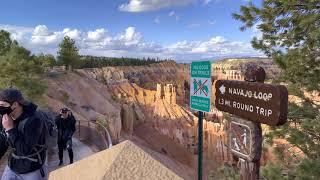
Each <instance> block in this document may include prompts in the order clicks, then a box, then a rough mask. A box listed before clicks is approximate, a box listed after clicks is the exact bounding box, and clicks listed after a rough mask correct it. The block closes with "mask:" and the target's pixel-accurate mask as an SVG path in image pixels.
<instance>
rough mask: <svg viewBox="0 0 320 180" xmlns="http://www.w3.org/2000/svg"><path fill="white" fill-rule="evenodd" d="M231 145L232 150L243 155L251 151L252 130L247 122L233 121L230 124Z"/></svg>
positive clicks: (247, 154)
mask: <svg viewBox="0 0 320 180" xmlns="http://www.w3.org/2000/svg"><path fill="white" fill-rule="evenodd" d="M230 130H231V131H230V132H231V134H230V136H231V137H230V139H231V142H230V146H231V150H232V151H233V152H235V153H239V154H241V155H243V156H249V155H250V153H251V131H250V128H249V127H248V126H247V125H245V124H240V123H238V122H234V121H232V122H231V124H230Z"/></svg>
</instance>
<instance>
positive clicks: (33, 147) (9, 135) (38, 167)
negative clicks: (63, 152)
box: [0, 88, 48, 180]
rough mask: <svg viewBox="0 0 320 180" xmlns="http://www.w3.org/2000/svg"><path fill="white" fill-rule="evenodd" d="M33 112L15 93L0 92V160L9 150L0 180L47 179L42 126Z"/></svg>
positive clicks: (19, 94)
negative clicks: (10, 149)
mask: <svg viewBox="0 0 320 180" xmlns="http://www.w3.org/2000/svg"><path fill="white" fill-rule="evenodd" d="M36 109H37V105H35V104H33V103H32V102H29V101H26V100H25V99H24V98H23V96H22V94H21V92H20V91H19V90H17V89H13V88H10V89H5V90H3V91H1V92H0V116H2V117H1V119H2V122H1V124H2V127H0V128H1V129H0V130H1V133H0V134H1V135H0V143H1V144H0V147H1V148H0V150H1V152H0V155H1V156H0V158H1V157H2V156H3V155H4V154H5V152H6V151H7V148H8V147H9V146H10V147H11V148H12V151H11V152H10V153H9V157H8V165H7V166H6V168H5V170H4V172H3V174H2V178H1V180H45V179H48V171H47V165H46V151H47V149H46V144H45V143H46V133H45V127H44V126H45V125H44V121H42V119H41V118H39V116H37V111H36Z"/></svg>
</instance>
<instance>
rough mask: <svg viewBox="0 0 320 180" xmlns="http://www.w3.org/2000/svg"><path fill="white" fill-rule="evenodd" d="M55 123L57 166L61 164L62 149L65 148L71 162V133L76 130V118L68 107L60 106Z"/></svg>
mask: <svg viewBox="0 0 320 180" xmlns="http://www.w3.org/2000/svg"><path fill="white" fill-rule="evenodd" d="M55 123H56V126H57V129H58V149H59V160H60V162H59V166H61V165H62V164H63V151H64V150H65V149H67V150H68V154H69V160H70V164H72V163H73V150H72V135H73V133H74V132H75V130H76V120H75V118H74V116H73V115H72V113H71V111H70V110H69V109H68V108H62V109H61V110H60V114H59V115H58V116H57V117H56V120H55Z"/></svg>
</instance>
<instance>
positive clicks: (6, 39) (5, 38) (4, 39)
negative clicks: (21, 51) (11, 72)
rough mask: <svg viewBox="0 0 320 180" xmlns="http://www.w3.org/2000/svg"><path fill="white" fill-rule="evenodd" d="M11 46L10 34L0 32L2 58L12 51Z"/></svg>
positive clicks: (0, 54)
mask: <svg viewBox="0 0 320 180" xmlns="http://www.w3.org/2000/svg"><path fill="white" fill-rule="evenodd" d="M11 44H12V40H11V39H10V33H9V32H7V31H5V30H0V56H2V55H4V54H5V53H7V52H8V51H9V50H10V47H11Z"/></svg>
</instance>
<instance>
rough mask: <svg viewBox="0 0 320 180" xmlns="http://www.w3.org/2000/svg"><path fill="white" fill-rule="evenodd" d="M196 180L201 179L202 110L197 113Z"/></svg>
mask: <svg viewBox="0 0 320 180" xmlns="http://www.w3.org/2000/svg"><path fill="white" fill-rule="evenodd" d="M198 115H199V116H198V119H199V121H198V180H202V134H203V132H202V127H203V125H202V124H203V112H202V111H199V114H198Z"/></svg>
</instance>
